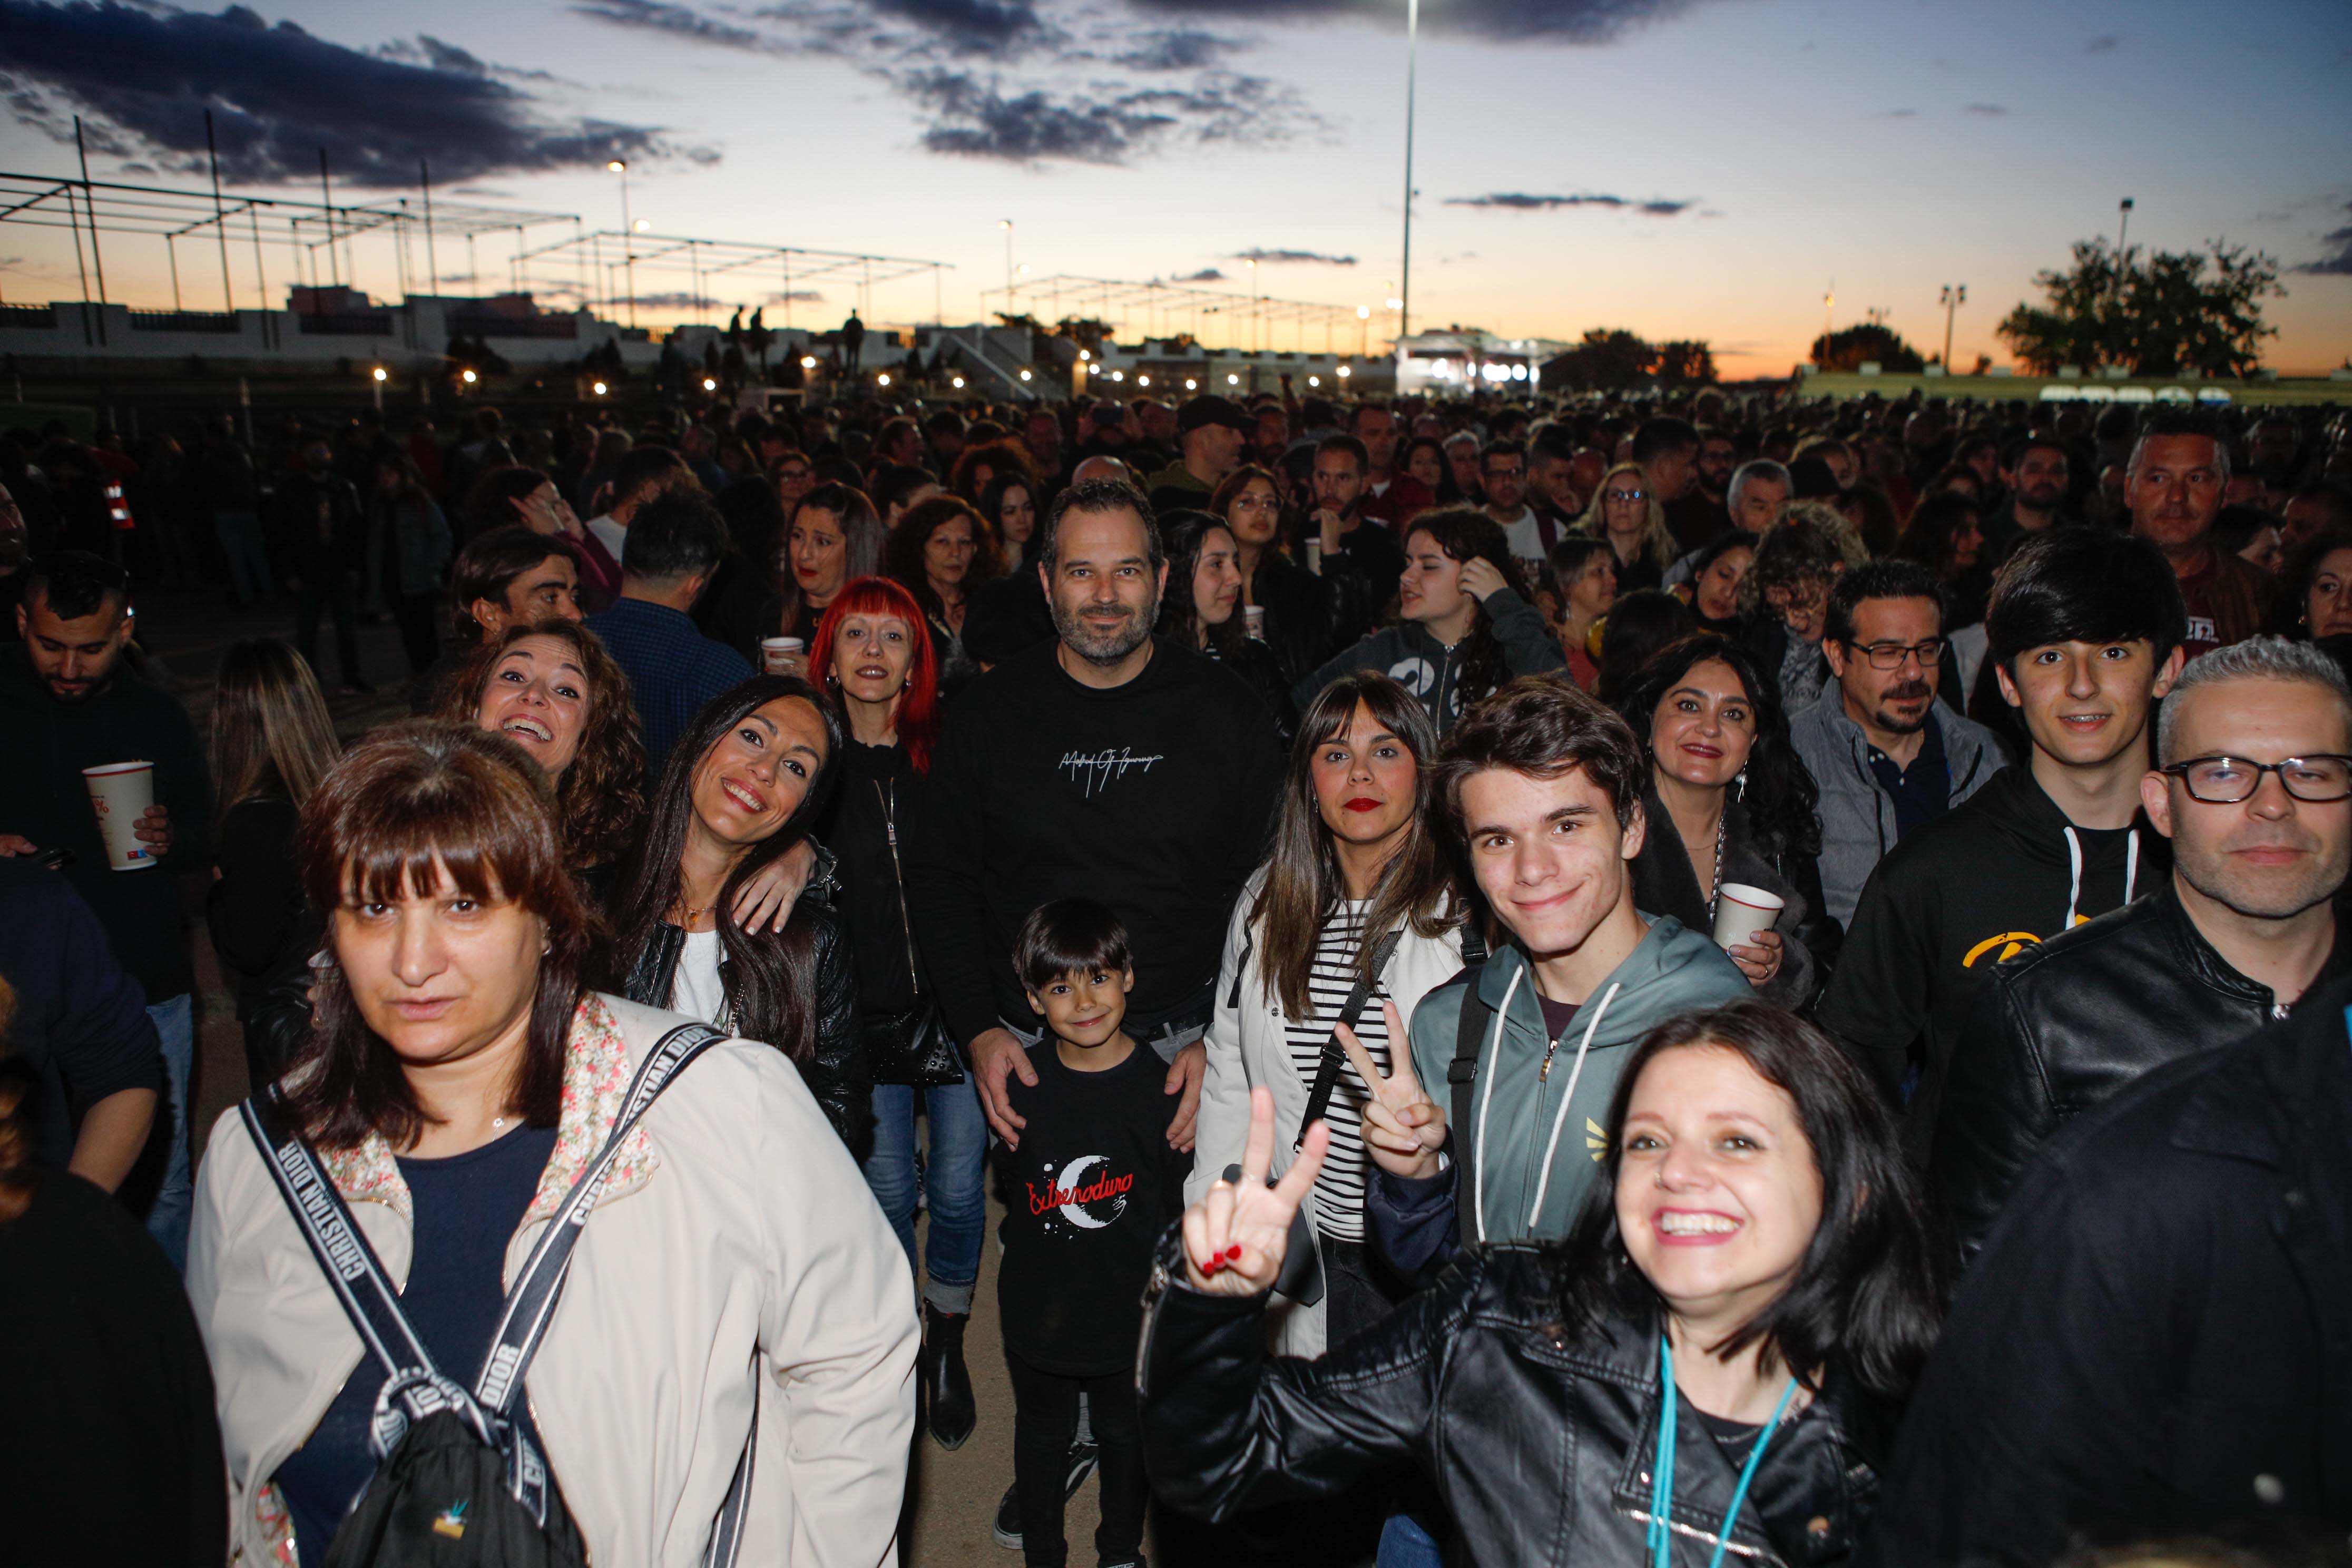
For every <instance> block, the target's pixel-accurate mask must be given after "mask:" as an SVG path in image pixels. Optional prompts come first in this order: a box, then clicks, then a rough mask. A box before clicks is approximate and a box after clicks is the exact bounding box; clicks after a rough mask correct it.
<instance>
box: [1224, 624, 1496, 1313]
mask: <svg viewBox="0 0 2352 1568" xmlns="http://www.w3.org/2000/svg"><path fill="white" fill-rule="evenodd" d="M1436 753H1437V732H1436V729H1435V727H1434V726H1433V724H1432V723H1431V721H1430V719H1429V713H1428V710H1426V709H1425V708H1423V706H1422V705H1421V702H1420V700H1418V699H1417V698H1415V697H1414V696H1413V695H1412V693H1411V692H1409V691H1407V690H1406V689H1404V688H1403V687H1402V686H1400V685H1398V684H1397V682H1396V681H1394V680H1392V679H1390V678H1389V677H1388V676H1386V675H1383V674H1381V673H1380V672H1378V671H1377V670H1356V671H1351V672H1349V674H1347V675H1344V676H1341V677H1340V678H1339V679H1337V680H1335V681H1333V682H1332V683H1331V684H1330V685H1328V686H1327V687H1325V688H1324V689H1323V690H1322V691H1321V692H1320V693H1319V694H1318V696H1317V697H1316V699H1315V700H1314V701H1313V702H1311V703H1309V704H1308V705H1307V712H1306V714H1305V715H1304V716H1303V717H1302V718H1301V720H1300V721H1299V730H1298V744H1297V749H1296V750H1295V751H1294V752H1292V754H1291V761H1290V776H1289V780H1288V782H1287V784H1286V785H1285V787H1284V790H1283V795H1282V800H1281V802H1280V804H1279V805H1277V806H1276V821H1275V837H1274V849H1273V852H1272V853H1271V854H1269V855H1268V856H1267V858H1266V861H1265V865H1263V866H1261V867H1260V868H1258V870H1257V873H1256V875H1255V877H1253V878H1252V879H1251V880H1250V883H1249V885H1248V886H1247V887H1246V888H1244V889H1243V890H1242V896H1241V898H1240V899H1239V900H1236V902H1235V904H1234V914H1233V920H1232V922H1231V923H1230V925H1229V926H1228V927H1227V929H1226V933H1225V953H1224V962H1223V965H1222V966H1221V969H1220V972H1219V974H1218V977H1217V1008H1216V1012H1215V1014H1214V1015H1213V1017H1212V1018H1211V1020H1210V1024H1209V1032H1208V1035H1207V1037H1206V1044H1207V1047H1208V1064H1207V1067H1208V1070H1207V1075H1206V1077H1205V1078H1204V1079H1203V1080H1202V1086H1201V1121H1200V1135H1199V1136H1200V1142H1198V1144H1197V1145H1196V1146H1195V1148H1194V1150H1193V1156H1192V1179H1191V1180H1190V1181H1189V1182H1187V1183H1186V1184H1185V1197H1186V1200H1187V1201H1188V1202H1198V1201H1199V1199H1200V1197H1201V1195H1202V1194H1203V1193H1205V1192H1206V1191H1207V1190H1208V1188H1209V1184H1211V1183H1212V1182H1213V1181H1215V1180H1216V1179H1217V1178H1218V1177H1220V1176H1221V1175H1223V1173H1224V1172H1225V1169H1226V1167H1227V1166H1228V1165H1232V1164H1236V1163H1239V1162H1240V1160H1241V1157H1242V1149H1243V1145H1244V1143H1245V1142H1247V1141H1248V1138H1249V1120H1250V1090H1251V1089H1253V1088H1255V1087H1259V1086H1265V1087H1266V1088H1269V1089H1272V1091H1273V1093H1274V1106H1275V1125H1276V1141H1275V1142H1276V1153H1275V1166H1276V1172H1275V1173H1276V1174H1277V1175H1278V1174H1280V1173H1281V1172H1282V1171H1283V1170H1285V1169H1287V1168H1288V1165H1289V1162H1290V1152H1291V1149H1292V1148H1293V1146H1294V1145H1295V1144H1296V1143H1297V1141H1298V1135H1299V1133H1300V1131H1302V1129H1301V1126H1300V1123H1301V1121H1303V1120H1304V1118H1305V1116H1306V1112H1307V1099H1308V1096H1309V1094H1310V1093H1311V1092H1312V1088H1313V1084H1314V1081H1315V1077H1316V1073H1317V1070H1318V1058H1319V1056H1320V1053H1321V1050H1322V1047H1323V1043H1324V1042H1325V1041H1326V1040H1328V1039H1329V1038H1330V1037H1331V1033H1332V1026H1333V1025H1334V1024H1336V1023H1337V1022H1338V1021H1339V1015H1340V1013H1341V1010H1342V1009H1343V1007H1344V1006H1345V1005H1346V1002H1347V999H1348V995H1349V992H1350V991H1351V990H1352V989H1353V988H1354V987H1355V986H1356V985H1357V984H1359V983H1360V982H1361V983H1367V984H1370V985H1371V987H1372V988H1371V991H1370V996H1369V997H1368V999H1367V1002H1366V1005H1365V1007H1364V1009H1363V1011H1362V1013H1361V1015H1360V1017H1359V1018H1358V1021H1357V1023H1356V1026H1355V1033H1356V1035H1357V1037H1359V1039H1360V1042H1361V1043H1362V1044H1363V1046H1364V1047H1366V1049H1367V1050H1368V1051H1369V1052H1370V1057H1371V1059H1372V1060H1373V1061H1374V1062H1375V1063H1376V1064H1377V1065H1378V1067H1379V1068H1381V1071H1383V1072H1386V1071H1389V1070H1391V1061H1390V1058H1389V1055H1388V1043H1389V1033H1390V1026H1389V1005H1392V1006H1393V1007H1394V1009H1395V1013H1396V1016H1398V1017H1399V1018H1400V1019H1405V1020H1409V1019H1411V1018H1412V1010H1413V1009H1414V1008H1415V1007H1416V1006H1418V1005H1420V1003H1421V999H1422V997H1423V995H1424V994H1427V993H1428V992H1429V991H1431V990H1433V989H1434V988H1435V987H1437V986H1439V985H1443V984H1445V982H1447V981H1448V980H1451V979H1452V978H1454V975H1455V974H1457V973H1460V971H1461V969H1462V931H1461V929H1460V928H1461V923H1462V909H1461V906H1460V904H1459V902H1458V900H1456V898H1455V896H1454V890H1453V879H1452V878H1451V876H1450V875H1449V874H1448V872H1447V870H1446V859H1445V855H1444V849H1443V847H1442V846H1441V845H1440V844H1439V843H1438V842H1437V841H1436V839H1435V838H1434V837H1433V836H1432V830H1431V826H1430V812H1429V809H1428V806H1429V794H1430V784H1429V773H1430V767H1431V765H1432V764H1433V763H1434V762H1435V761H1436ZM1390 933H1394V935H1395V939H1396V940H1395V942H1394V944H1393V947H1392V948H1391V951H1390V952H1389V953H1388V954H1387V956H1386V962H1385V963H1380V964H1378V965H1374V963H1373V962H1372V961H1373V960H1374V959H1376V958H1378V957H1380V956H1381V954H1380V951H1379V950H1380V947H1381V942H1382V939H1383V937H1385V936H1387V935H1389V934H1390ZM1375 968H1376V969H1377V973H1370V971H1372V970H1374V969H1375ZM1384 1004H1387V1005H1384ZM1365 1098H1366V1090H1365V1088H1364V1084H1363V1080H1362V1079H1361V1078H1360V1077H1359V1076H1358V1074H1357V1072H1356V1070H1355V1068H1352V1067H1342V1068H1340V1069H1339V1077H1338V1079H1337V1080H1336V1082H1335V1084H1334V1087H1333V1091H1332V1095H1331V1099H1330V1103H1329V1107H1328V1112H1327V1115H1326V1118H1325V1119H1326V1120H1327V1121H1329V1122H1330V1124H1331V1130H1332V1149H1331V1153H1330V1155H1329V1156H1328V1157H1327V1158H1326V1160H1325V1161H1324V1164H1323V1171H1322V1173H1321V1175H1320V1176H1318V1179H1317V1181H1316V1184H1315V1186H1314V1188H1313V1189H1312V1191H1311V1192H1310V1193H1309V1194H1308V1197H1307V1202H1306V1203H1305V1204H1304V1205H1301V1208H1300V1212H1301V1213H1302V1214H1303V1215H1306V1216H1307V1220H1308V1224H1309V1234H1310V1235H1311V1236H1312V1237H1313V1238H1314V1241H1315V1244H1316V1250H1317V1253H1318V1259H1319V1262H1320V1265H1321V1268H1322V1274H1323V1279H1324V1282H1325V1286H1326V1289H1325V1293H1324V1295H1323V1297H1322V1299H1321V1300H1318V1301H1316V1302H1314V1303H1312V1304H1311V1305H1310V1304H1306V1303H1302V1302H1298V1301H1296V1300H1287V1299H1284V1298H1279V1297H1278V1298H1277V1299H1276V1300H1275V1302H1274V1303H1273V1306H1272V1308H1271V1310H1270V1311H1269V1326H1270V1330H1271V1332H1272V1339H1273V1348H1274V1349H1275V1350H1276V1352H1278V1353H1281V1354H1284V1355H1300V1356H1318V1355H1321V1354H1322V1353H1323V1352H1324V1350H1325V1349H1326V1348H1327V1346H1328V1345H1330V1344H1336V1343H1338V1342H1340V1341H1342V1340H1345V1339H1347V1338H1348V1337H1349V1335H1350V1334H1352V1333H1354V1332H1356V1331H1359V1330H1361V1329H1365V1328H1369V1327H1370V1326H1371V1324H1372V1323H1373V1322H1376V1321H1379V1319H1380V1318H1381V1317H1382V1316H1384V1315H1385V1314H1386V1312H1387V1310H1388V1308H1389V1305H1390V1301H1391V1294H1392V1291H1393V1289H1394V1284H1393V1282H1391V1281H1387V1280H1383V1279H1379V1278H1376V1277H1375V1276H1373V1275H1372V1274H1371V1273H1370V1271H1369V1270H1368V1269H1367V1268H1366V1265H1365V1261H1364V1249H1363V1238H1364V1220H1363V1194H1364V1174H1363V1171H1364V1165H1363V1160H1364V1156H1363V1146H1362V1142H1361V1139H1360V1134H1359V1132H1358V1127H1359V1124H1360V1118H1361V1114H1362V1107H1363V1104H1364V1100H1365Z"/></svg>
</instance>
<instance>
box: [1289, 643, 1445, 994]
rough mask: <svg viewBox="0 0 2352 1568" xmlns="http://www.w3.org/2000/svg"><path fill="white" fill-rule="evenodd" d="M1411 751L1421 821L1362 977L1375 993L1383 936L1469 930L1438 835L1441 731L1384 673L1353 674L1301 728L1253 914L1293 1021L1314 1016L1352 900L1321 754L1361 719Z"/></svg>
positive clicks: (1373, 931) (1385, 900) (1381, 885)
mask: <svg viewBox="0 0 2352 1568" xmlns="http://www.w3.org/2000/svg"><path fill="white" fill-rule="evenodd" d="M1359 707H1361V708H1364V709H1367V710H1370V713H1371V716H1372V719H1373V721H1374V722H1375V723H1377V724H1379V725H1380V726H1381V729H1383V730H1386V731H1388V732H1389V733H1390V734H1391V735H1394V736H1395V737H1396V738H1397V739H1398V740H1400V741H1402V742H1404V746H1405V749H1406V750H1407V751H1409V752H1412V761H1413V798H1412V821H1411V823H1410V825H1409V826H1407V827H1406V829H1405V837H1404V842H1403V843H1402V844H1400V845H1398V846H1397V850H1396V853H1395V854H1394V855H1392V856H1391V857H1390V858H1389V863H1388V864H1387V865H1386V866H1384V867H1382V868H1381V879H1380V881H1379V882H1378V883H1377V884H1375V885H1374V887H1373V889H1372V899H1371V908H1370V910H1367V911H1366V913H1365V917H1364V936H1363V940H1362V942H1360V944H1359V946H1358V950H1357V954H1356V961H1357V965H1358V968H1357V977H1358V978H1359V979H1360V980H1363V981H1365V982H1366V983H1368V984H1369V983H1370V982H1372V981H1374V980H1376V979H1377V978H1378V976H1376V975H1374V974H1373V973H1371V968H1372V949H1373V947H1374V946H1375V945H1376V944H1377V942H1379V940H1380V936H1381V933H1385V932H1387V931H1392V930H1395V929H1397V928H1398V927H1400V926H1405V925H1409V926H1410V927H1411V928H1412V931H1413V933H1414V934H1415V935H1418V936H1424V937H1437V936H1443V935H1444V933H1445V932H1446V931H1451V930H1452V929H1453V928H1454V926H1455V925H1457V924H1459V923H1460V921H1461V919H1462V913H1461V909H1460V907H1459V906H1458V904H1457V902H1456V900H1454V898H1453V897H1452V895H1453V892H1454V876H1453V871H1452V868H1451V862H1450V860H1449V859H1448V858H1447V855H1446V851H1445V847H1444V844H1442V843H1441V842H1440V841H1439V839H1438V837H1437V835H1436V834H1435V833H1434V832H1433V830H1432V828H1431V826H1430V812H1431V810H1432V801H1433V798H1434V795H1435V789H1434V784H1433V764H1434V763H1436V761H1437V725H1436V722H1435V721H1433V720H1432V719H1431V718H1430V716H1429V710H1428V709H1426V708H1424V707H1423V706H1422V704H1421V700H1420V699H1419V698H1417V697H1415V696H1414V695H1413V694H1412V692H1410V691H1407V690H1406V689H1404V688H1403V687H1402V686H1400V685H1398V684H1397V683H1396V681H1395V680H1394V679H1391V678H1390V677H1389V676H1387V675H1384V674H1382V673H1381V671H1379V670H1376V669H1357V670H1350V671H1349V672H1348V673H1347V674H1345V675H1343V676H1341V677H1339V679H1337V680H1335V681H1333V682H1332V683H1331V684H1330V685H1328V686H1327V687H1325V688H1324V689H1322V690H1321V691H1320V692H1318V694H1317V695H1316V698H1315V700H1314V701H1312V702H1310V703H1308V704H1307V712H1306V714H1305V715H1304V716H1303V717H1302V718H1301V719H1300V720H1299V721H1298V744H1297V746H1295V747H1293V748H1292V749H1291V752H1290V773H1289V777H1288V778H1287V779H1286V780H1285V781H1284V784H1283V790H1282V800H1281V804H1280V805H1278V806H1277V807H1276V812H1275V825H1274V851H1273V853H1272V854H1270V855H1268V856H1267V857H1266V861H1265V883H1264V884H1263V885H1262V886H1261V887H1260V888H1259V889H1258V893H1257V901H1256V902H1255V903H1254V904H1252V905H1251V906H1250V914H1249V923H1250V924H1251V925H1252V926H1254V927H1255V928H1257V930H1256V934H1257V951H1258V953H1259V959H1258V973H1260V974H1261V975H1263V976H1264V977H1265V995H1266V996H1267V998H1268V999H1270V1000H1279V1001H1280V1002H1281V1004H1282V1008H1283V1011H1284V1012H1286V1013H1287V1014H1289V1015H1290V1016H1292V1017H1304V1016H1307V1014H1309V1013H1310V1012H1312V1011H1313V1004H1312V1002H1311V1001H1310V999H1309V997H1308V994H1307V976H1308V973H1309V972H1310V971H1311V970H1312V969H1313V968H1314V965H1315V944H1316V942H1317V941H1318V938H1319V937H1320V936H1321V935H1322V931H1323V926H1324V923H1325V922H1326V921H1328V920H1329V919H1330V918H1331V916H1332V914H1333V913H1334V912H1335V911H1336V910H1338V909H1339V905H1340V903H1341V901H1342V900H1345V899H1346V898H1347V896H1348V879H1347V878H1346V877H1345V876H1344V875H1343V874H1342V873H1341V871H1340V869H1339V852H1338V851H1337V850H1335V849H1333V848H1332V847H1331V829H1330V827H1329V826H1328V825H1327V824H1326V823H1325V822H1324V820H1323V810H1322V807H1321V805H1319V804H1318V802H1317V800H1316V798H1315V771H1314V770H1315V753H1316V752H1318V751H1320V750H1321V749H1322V748H1323V747H1324V746H1326V745H1327V744H1328V743H1329V742H1331V741H1332V740H1334V739H1335V738H1337V737H1339V736H1341V735H1344V734H1346V733H1347V732H1348V727H1349V725H1350V724H1351V723H1353V722H1354V721H1355V715H1356V710H1357V709H1358V708H1359Z"/></svg>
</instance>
